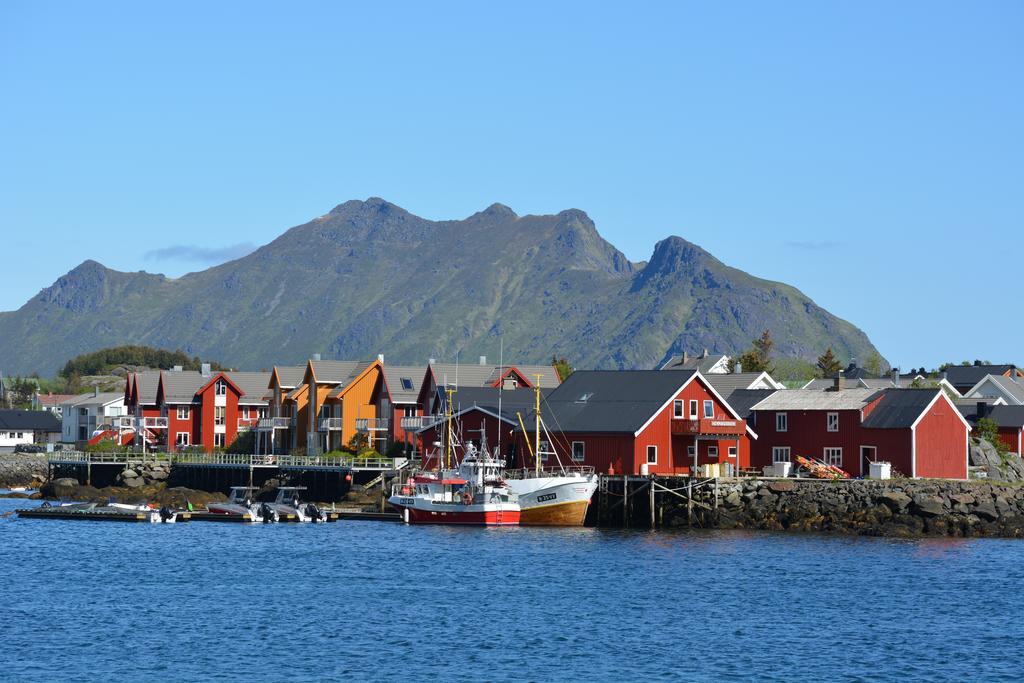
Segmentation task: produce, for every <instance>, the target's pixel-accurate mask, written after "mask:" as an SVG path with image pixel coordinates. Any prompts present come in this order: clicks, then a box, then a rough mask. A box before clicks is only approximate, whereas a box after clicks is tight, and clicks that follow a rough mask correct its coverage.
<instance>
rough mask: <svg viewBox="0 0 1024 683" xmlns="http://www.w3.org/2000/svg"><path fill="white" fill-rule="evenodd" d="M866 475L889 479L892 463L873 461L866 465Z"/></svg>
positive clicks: (872, 477)
mask: <svg viewBox="0 0 1024 683" xmlns="http://www.w3.org/2000/svg"><path fill="white" fill-rule="evenodd" d="M868 477H869V478H871V479H891V478H892V463H888V462H873V463H870V464H869V465H868Z"/></svg>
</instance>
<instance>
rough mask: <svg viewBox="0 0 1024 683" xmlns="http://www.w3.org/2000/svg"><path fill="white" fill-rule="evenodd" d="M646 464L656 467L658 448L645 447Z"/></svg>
mask: <svg viewBox="0 0 1024 683" xmlns="http://www.w3.org/2000/svg"><path fill="white" fill-rule="evenodd" d="M647 464H648V465H657V464H658V447H657V446H648V447H647Z"/></svg>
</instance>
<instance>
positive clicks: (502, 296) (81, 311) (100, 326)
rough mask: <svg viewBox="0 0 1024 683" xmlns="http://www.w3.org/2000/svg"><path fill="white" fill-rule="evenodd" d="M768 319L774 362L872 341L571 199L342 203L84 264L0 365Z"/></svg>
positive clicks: (580, 359)
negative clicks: (626, 242) (247, 250)
mask: <svg viewBox="0 0 1024 683" xmlns="http://www.w3.org/2000/svg"><path fill="white" fill-rule="evenodd" d="M766 328H767V329H770V330H771V331H772V334H773V336H774V337H775V340H776V348H777V351H778V353H779V354H780V355H784V356H791V357H798V358H803V359H807V360H812V359H813V358H814V357H816V356H817V355H818V354H819V353H821V352H822V351H823V350H824V349H825V348H826V347H827V346H828V345H830V344H831V345H832V347H833V349H834V350H835V351H836V353H837V354H838V355H840V356H842V357H850V356H856V357H858V358H867V357H868V356H869V355H870V354H871V353H873V352H874V347H873V346H872V344H871V342H870V341H869V340H868V338H867V336H866V335H865V334H864V333H863V332H861V331H860V330H859V329H857V328H856V327H854V326H853V325H851V324H850V323H848V322H846V321H844V320H840V319H839V318H836V317H835V316H833V315H831V314H830V313H829V312H828V311H826V310H824V309H822V308H820V307H819V306H817V305H816V304H815V303H814V302H813V301H811V300H810V299H809V298H808V297H806V296H805V295H803V294H802V293H801V292H799V291H798V290H796V289H794V288H793V287H789V286H788V285H784V284H780V283H775V282H769V281H766V280H761V279H758V278H755V277H753V276H751V275H748V274H747V273H744V272H742V271H739V270H736V269H734V268H730V267H728V266H726V265H725V264H723V263H722V262H720V261H719V260H718V259H716V258H714V257H713V256H711V255H710V254H708V253H707V252H706V251H704V250H703V249H701V248H700V247H698V246H696V245H694V244H691V243H689V242H687V241H686V240H683V239H681V238H679V237H671V238H668V239H666V240H663V241H662V242H659V243H658V245H657V246H656V247H655V250H654V254H653V255H652V257H651V259H650V261H649V262H647V263H646V264H643V263H641V264H636V263H631V262H630V261H629V260H628V259H627V258H626V257H625V256H624V255H623V254H622V253H621V252H619V251H618V250H617V249H615V248H614V247H613V246H612V245H610V244H609V243H608V242H606V241H605V240H604V239H603V238H601V236H600V235H599V234H598V232H597V230H596V228H595V227H594V224H593V222H592V221H591V220H590V219H589V218H588V217H587V215H586V214H585V213H583V212H582V211H578V210H568V211H563V212H561V213H559V214H557V215H554V216H517V215H516V214H515V213H514V212H513V211H512V210H511V209H509V208H508V207H505V206H502V205H500V204H495V205H493V206H491V207H489V208H488V209H487V210H485V211H482V212H480V213H477V214H474V215H472V216H470V217H469V218H467V219H465V220H461V221H428V220H425V219H423V218H419V217H417V216H414V215H412V214H410V213H408V212H407V211H405V210H403V209H401V208H400V207H397V206H395V205H394V204H390V203H388V202H386V201H384V200H381V199H376V198H373V199H369V200H367V201H365V202H361V201H350V202H346V203H344V204H341V205H340V206H338V207H336V208H335V209H334V210H333V211H331V212H330V213H328V214H327V215H324V216H321V217H319V218H317V219H315V220H313V221H310V222H309V223H306V224H305V225H300V226H298V227H295V228H292V229H291V230H288V231H287V232H286V233H284V234H283V235H281V236H280V237H279V238H277V239H276V240H274V241H273V242H271V243H270V244H267V245H265V246H263V247H261V248H260V249H258V250H257V251H255V252H253V253H252V254H250V255H248V256H246V257H244V258H241V259H238V260H236V261H231V262H229V263H225V264H223V265H220V266H216V267H214V268H210V269H208V270H205V271H202V272H199V273H190V274H188V275H186V276H184V277H181V278H178V279H170V278H166V277H164V276H162V275H151V274H147V273H121V272H117V271H113V270H109V269H107V268H104V267H103V266H102V265H100V264H99V263H96V262H94V261H86V262H85V263H83V264H81V265H80V266H78V267H77V268H75V269H74V270H72V271H71V272H69V273H68V274H67V275H65V276H64V277H62V278H60V279H59V280H57V282H55V283H54V284H53V285H52V286H50V287H48V288H46V289H44V290H43V291H41V292H40V293H39V294H38V295H37V296H36V297H34V298H33V299H31V300H30V301H29V302H28V303H26V304H25V305H24V306H22V307H21V308H20V309H18V310H17V311H13V312H7V313H0V339H3V340H4V341H3V342H2V344H0V369H2V370H3V371H4V372H6V373H8V374H13V373H24V372H30V371H33V370H38V371H39V372H41V373H44V374H52V373H53V372H55V371H56V370H57V369H58V367H59V366H61V365H62V364H63V363H64V361H66V360H67V359H68V358H70V357H72V356H75V355H77V354H79V353H83V352H86V351H91V350H95V349H98V348H102V347H105V346H114V345H118V344H127V343H131V344H146V345H150V346H157V347H162V348H169V349H177V348H181V349H182V350H184V351H185V352H186V353H188V354H190V355H202V356H203V357H213V358H231V359H232V361H233V362H236V363H239V364H241V366H242V367H243V368H250V369H259V368H269V367H270V366H271V365H273V364H275V363H277V364H280V363H296V362H301V361H303V360H304V359H306V358H308V357H309V356H310V354H312V353H315V352H319V353H322V354H324V357H325V358H327V357H341V358H370V357H373V356H374V355H376V354H377V353H385V354H386V357H387V360H390V361H396V362H397V361H401V362H410V363H422V362H425V361H426V359H427V358H429V357H434V358H439V359H442V358H443V359H454V358H455V355H456V353H459V354H460V357H461V358H462V359H464V360H468V361H473V360H475V359H476V357H477V356H478V355H488V356H490V357H491V358H492V359H495V358H496V356H497V353H498V347H499V338H500V339H503V340H504V348H505V357H506V358H509V359H512V358H514V359H517V360H519V361H521V362H526V361H536V362H540V361H546V360H549V359H550V358H551V356H552V354H556V355H559V356H563V355H564V356H566V357H568V358H570V359H571V360H572V362H573V363H574V364H576V365H577V366H578V367H613V368H635V367H652V366H654V365H655V364H656V363H657V362H659V361H660V360H662V359H663V358H665V357H666V356H667V355H668V354H670V353H675V352H681V351H682V350H683V349H686V350H688V351H690V352H694V351H698V350H700V349H703V348H708V349H710V350H714V351H720V352H724V353H733V352H738V351H741V350H743V349H745V348H747V347H748V346H749V344H750V341H751V339H753V338H754V337H756V336H758V335H759V334H760V332H761V331H762V330H763V329H766Z"/></svg>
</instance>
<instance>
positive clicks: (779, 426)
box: [775, 413, 789, 432]
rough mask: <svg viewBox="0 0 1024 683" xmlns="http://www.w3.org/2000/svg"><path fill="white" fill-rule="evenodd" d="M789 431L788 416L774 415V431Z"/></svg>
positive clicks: (785, 414) (784, 414) (782, 414)
mask: <svg viewBox="0 0 1024 683" xmlns="http://www.w3.org/2000/svg"><path fill="white" fill-rule="evenodd" d="M787 429H789V415H788V414H787V413H775V431H777V432H784V431H786V430H787Z"/></svg>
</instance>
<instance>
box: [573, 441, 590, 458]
mask: <svg viewBox="0 0 1024 683" xmlns="http://www.w3.org/2000/svg"><path fill="white" fill-rule="evenodd" d="M577 444H579V447H580V454H579V457H576V445H577ZM570 457H572V460H573V462H584V461H585V460H586V459H587V444H586V443H585V442H583V441H573V442H572V452H571V456H570Z"/></svg>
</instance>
